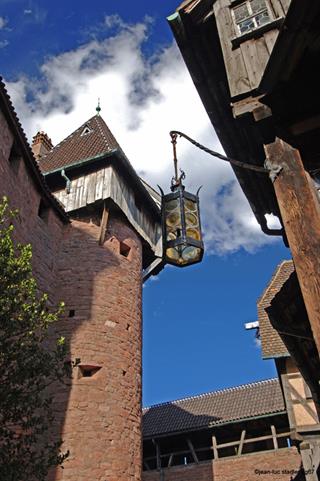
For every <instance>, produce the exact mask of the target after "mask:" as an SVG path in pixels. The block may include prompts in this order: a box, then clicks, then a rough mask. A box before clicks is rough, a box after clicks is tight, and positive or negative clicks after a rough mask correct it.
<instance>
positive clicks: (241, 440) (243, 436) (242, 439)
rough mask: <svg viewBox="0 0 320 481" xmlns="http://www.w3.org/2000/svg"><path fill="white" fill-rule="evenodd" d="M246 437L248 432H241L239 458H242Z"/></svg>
mask: <svg viewBox="0 0 320 481" xmlns="http://www.w3.org/2000/svg"><path fill="white" fill-rule="evenodd" d="M245 437H246V431H245V430H244V431H242V432H241V438H240V443H239V448H238V456H241V454H242V449H243V443H244V438H245Z"/></svg>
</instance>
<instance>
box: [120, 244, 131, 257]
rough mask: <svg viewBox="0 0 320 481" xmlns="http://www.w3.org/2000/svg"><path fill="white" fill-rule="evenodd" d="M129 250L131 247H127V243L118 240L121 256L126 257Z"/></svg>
mask: <svg viewBox="0 0 320 481" xmlns="http://www.w3.org/2000/svg"><path fill="white" fill-rule="evenodd" d="M130 251H131V247H129V246H128V245H127V244H125V243H124V242H120V254H121V255H122V256H123V257H128V256H129V254H130Z"/></svg>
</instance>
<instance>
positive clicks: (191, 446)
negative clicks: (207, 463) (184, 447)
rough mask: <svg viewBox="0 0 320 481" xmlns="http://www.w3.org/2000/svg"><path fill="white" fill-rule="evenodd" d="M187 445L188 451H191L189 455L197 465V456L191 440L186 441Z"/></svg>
mask: <svg viewBox="0 0 320 481" xmlns="http://www.w3.org/2000/svg"><path fill="white" fill-rule="evenodd" d="M187 443H188V446H189V449H190V451H191V454H192V457H193V460H194V462H195V463H196V464H199V459H198V456H197V454H196V452H195V449H194V447H193V444H192V442H191V439H189V438H188V439H187Z"/></svg>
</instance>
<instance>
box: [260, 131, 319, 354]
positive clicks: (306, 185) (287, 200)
mask: <svg viewBox="0 0 320 481" xmlns="http://www.w3.org/2000/svg"><path fill="white" fill-rule="evenodd" d="M265 153H266V157H267V160H266V164H267V167H268V168H270V169H272V170H273V171H274V172H275V171H277V172H278V175H277V176H276V178H275V180H274V183H273V185H274V190H275V194H276V197H277V200H278V205H279V209H280V212H281V217H282V219H283V225H284V228H285V231H286V235H287V239H288V243H289V246H290V249H291V254H292V257H293V261H294V265H295V268H296V272H297V276H298V280H299V284H300V288H301V292H302V296H303V299H304V302H305V306H306V310H307V313H308V317H309V321H310V326H311V329H312V333H313V336H314V340H315V343H316V346H317V350H318V353H320V205H319V200H318V198H317V193H316V190H315V188H314V185H313V183H312V181H311V179H310V176H309V174H308V173H307V172H306V171H305V170H304V167H303V163H302V160H301V157H300V154H299V151H298V150H296V149H293V148H292V147H291V146H290V145H288V144H286V143H285V142H284V141H282V140H280V139H276V141H275V142H273V143H272V144H268V145H266V146H265ZM279 169H280V172H279Z"/></svg>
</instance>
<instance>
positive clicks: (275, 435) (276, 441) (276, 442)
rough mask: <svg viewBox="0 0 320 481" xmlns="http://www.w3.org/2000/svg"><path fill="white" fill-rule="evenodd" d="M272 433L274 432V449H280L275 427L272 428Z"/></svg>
mask: <svg viewBox="0 0 320 481" xmlns="http://www.w3.org/2000/svg"><path fill="white" fill-rule="evenodd" d="M271 432H272V440H273V447H274V449H278V440H277V431H276V428H275V427H274V426H273V425H272V426H271Z"/></svg>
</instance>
